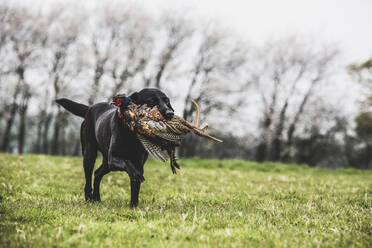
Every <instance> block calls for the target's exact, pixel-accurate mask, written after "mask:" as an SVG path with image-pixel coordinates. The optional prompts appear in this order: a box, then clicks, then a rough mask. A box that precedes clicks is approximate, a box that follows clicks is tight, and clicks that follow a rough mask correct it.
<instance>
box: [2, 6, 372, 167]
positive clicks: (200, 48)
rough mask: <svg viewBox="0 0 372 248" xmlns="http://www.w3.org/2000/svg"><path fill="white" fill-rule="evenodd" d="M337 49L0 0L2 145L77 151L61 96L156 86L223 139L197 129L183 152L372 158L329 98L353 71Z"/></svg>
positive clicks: (137, 13) (182, 22)
mask: <svg viewBox="0 0 372 248" xmlns="http://www.w3.org/2000/svg"><path fill="white" fill-rule="evenodd" d="M338 54H339V52H338V50H337V49H335V48H334V46H329V45H326V44H316V42H314V41H311V40H307V39H301V38H299V37H288V38H286V39H281V40H275V41H268V42H266V43H265V44H261V45H258V46H257V45H252V44H251V43H249V42H248V41H246V40H243V39H242V38H241V37H240V36H239V35H237V34H235V33H234V32H231V31H229V30H227V29H226V28H223V25H220V24H218V23H214V24H213V23H212V24H211V23H210V22H204V21H203V20H200V18H197V17H193V16H191V15H184V13H179V15H177V14H176V13H174V12H172V13H171V12H163V13H162V14H161V15H159V16H154V15H152V14H149V13H147V12H146V10H144V9H143V8H141V7H139V6H134V5H128V4H127V5H125V4H118V3H115V4H104V5H100V6H97V7H96V8H95V9H91V10H89V11H88V10H84V9H83V8H81V6H78V5H77V4H73V3H71V2H70V3H69V5H65V6H64V5H54V6H53V7H51V8H48V9H47V11H42V10H33V9H30V8H26V7H24V6H21V5H16V4H6V3H2V4H1V5H0V56H1V60H0V89H1V96H0V97H1V98H0V102H1V105H0V127H1V128H0V148H1V151H3V152H18V153H24V152H32V153H44V154H62V155H78V154H79V153H80V144H79V125H80V123H81V120H80V119H79V118H77V117H73V116H72V115H71V114H69V113H67V112H66V111H65V110H63V109H60V108H59V107H58V106H57V105H56V104H55V103H54V99H56V98H59V97H68V98H70V99H73V100H76V101H78V102H81V103H86V104H89V105H92V104H94V103H96V102H99V101H108V100H109V99H110V97H111V96H113V95H115V94H117V93H128V94H129V93H131V92H133V91H136V90H140V89H142V88H144V87H156V88H159V89H162V90H163V91H165V92H166V93H167V94H168V95H169V96H170V98H171V101H172V103H173V105H174V107H175V109H176V110H178V111H177V112H178V113H179V114H180V115H182V116H183V117H184V118H187V119H190V120H191V119H192V117H193V114H194V110H193V109H192V108H191V104H190V103H189V102H188V99H189V98H193V99H195V100H196V101H197V102H198V103H199V104H200V106H201V110H202V116H203V118H204V121H206V122H208V123H209V124H210V126H211V127H213V128H212V129H211V130H210V132H211V133H214V134H216V135H217V136H219V137H221V138H223V139H224V143H223V145H220V144H218V145H216V144H212V143H209V142H206V141H204V140H201V139H198V138H196V137H192V136H191V135H190V137H188V138H187V139H186V141H185V142H184V144H183V146H182V147H181V149H180V151H179V153H180V155H181V156H199V157H216V158H234V157H237V158H245V159H251V160H257V161H265V160H270V161H284V162H296V163H307V164H310V165H322V166H330V167H341V166H353V167H358V168H371V167H372V164H371V152H370V150H368V149H370V143H369V141H368V139H367V141H366V139H365V138H364V137H361V135H360V133H361V132H355V129H354V128H353V126H354V120H353V119H350V118H346V114H345V112H344V111H343V105H342V104H341V105H339V104H335V103H333V102H332V101H330V100H329V98H330V97H329V96H330V94H329V93H330V92H332V91H335V90H338V91H342V90H344V85H342V83H339V82H337V80H334V79H333V75H334V73H337V72H339V71H340V70H342V71H346V68H339V66H338V65H337V63H336V62H337V58H338ZM354 73H355V74H359V72H356V70H354ZM362 133H363V132H362Z"/></svg>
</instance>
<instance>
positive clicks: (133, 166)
mask: <svg viewBox="0 0 372 248" xmlns="http://www.w3.org/2000/svg"><path fill="white" fill-rule="evenodd" d="M130 98H131V99H132V101H133V102H134V103H136V104H147V105H149V106H150V107H153V106H155V105H157V106H158V108H159V111H160V112H161V113H162V115H163V116H164V117H165V118H168V119H170V118H172V117H173V115H174V110H173V108H172V106H171V104H170V102H169V98H168V97H167V96H166V95H165V94H164V93H163V92H161V91H160V90H158V89H143V90H141V91H140V92H135V93H133V94H132V95H130ZM56 102H57V103H58V104H59V105H61V106H63V107H64V108H65V109H67V110H68V111H70V112H71V113H73V114H75V115H77V116H80V117H83V118H84V121H83V123H82V124H81V136H80V138H81V145H82V153H83V157H84V162H83V165H84V172H85V181H86V182H85V188H84V191H85V200H86V201H100V200H101V198H100V193H99V186H100V183H101V180H102V177H103V176H104V175H106V174H107V173H109V172H110V171H126V172H127V173H128V175H129V178H130V188H131V200H130V207H131V208H133V207H136V206H137V205H138V194H139V191H140V186H141V182H143V181H144V180H145V179H144V177H143V166H144V164H145V162H146V160H147V157H148V153H147V152H146V151H145V149H144V148H143V146H142V144H141V143H140V141H139V140H138V139H137V137H136V135H135V133H133V132H132V131H130V130H129V129H128V127H126V126H125V125H123V123H122V121H121V120H120V118H119V116H118V114H117V107H116V106H114V105H112V104H108V103H97V104H94V105H93V106H90V107H88V106H86V105H83V104H80V103H76V102H74V101H71V100H68V99H66V98H61V99H57V100H56ZM97 151H100V152H101V153H102V156H103V162H102V165H101V166H100V167H99V168H98V169H97V170H96V171H95V172H94V183H93V190H92V174H93V169H94V164H95V161H96V158H97Z"/></svg>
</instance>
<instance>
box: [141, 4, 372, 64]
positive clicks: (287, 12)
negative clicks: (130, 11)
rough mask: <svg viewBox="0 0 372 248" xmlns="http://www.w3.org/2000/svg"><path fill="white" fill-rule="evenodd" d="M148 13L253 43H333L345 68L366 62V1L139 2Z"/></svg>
mask: <svg viewBox="0 0 372 248" xmlns="http://www.w3.org/2000/svg"><path fill="white" fill-rule="evenodd" d="M140 2H141V3H142V4H143V5H144V6H147V7H148V9H150V10H152V11H154V12H157V11H158V10H160V9H173V8H176V9H185V10H188V11H189V12H190V11H191V12H196V14H198V15H201V16H203V17H205V18H207V19H212V20H213V19H215V20H218V21H219V22H222V23H224V24H225V25H227V26H228V27H231V28H232V29H235V30H236V31H237V32H239V33H240V34H241V35H243V36H245V37H246V38H247V39H250V40H252V41H253V42H263V41H265V40H267V38H280V37H284V36H286V35H288V34H300V35H305V36H310V37H311V38H314V39H317V40H318V41H319V42H328V43H335V44H336V45H338V46H339V47H340V48H341V51H342V52H343V55H344V58H345V60H346V61H345V62H354V61H358V60H364V59H367V58H369V57H370V56H372V27H371V24H372V0H280V1H279V0H199V1H197V0H188V1H180V0H141V1H140Z"/></svg>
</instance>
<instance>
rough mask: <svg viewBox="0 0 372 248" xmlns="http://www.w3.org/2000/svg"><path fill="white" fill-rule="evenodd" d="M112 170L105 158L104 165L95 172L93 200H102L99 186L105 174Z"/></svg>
mask: <svg viewBox="0 0 372 248" xmlns="http://www.w3.org/2000/svg"><path fill="white" fill-rule="evenodd" d="M109 172H110V169H109V167H108V164H107V159H105V158H103V163H102V165H101V166H100V167H99V168H98V169H97V170H96V171H95V172H94V187H93V201H101V196H100V193H99V186H100V184H101V180H102V178H103V176H104V175H106V174H107V173H109Z"/></svg>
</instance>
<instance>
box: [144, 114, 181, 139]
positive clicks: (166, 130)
mask: <svg viewBox="0 0 372 248" xmlns="http://www.w3.org/2000/svg"><path fill="white" fill-rule="evenodd" d="M146 124H147V127H148V128H149V129H150V130H151V133H152V134H153V135H154V136H156V137H158V138H160V139H163V140H166V141H170V142H171V143H176V144H179V143H180V142H181V141H182V140H183V139H184V138H185V134H186V132H185V131H183V130H180V129H179V128H178V127H177V126H175V125H173V123H172V122H163V121H153V120H149V121H147V123H146Z"/></svg>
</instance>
